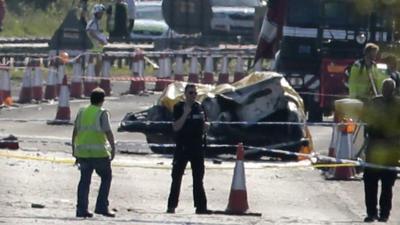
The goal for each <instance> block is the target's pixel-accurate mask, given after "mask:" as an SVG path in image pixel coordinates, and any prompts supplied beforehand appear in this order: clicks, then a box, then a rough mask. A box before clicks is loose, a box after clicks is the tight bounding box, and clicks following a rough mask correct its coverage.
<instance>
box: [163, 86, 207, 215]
mask: <svg viewBox="0 0 400 225" xmlns="http://www.w3.org/2000/svg"><path fill="white" fill-rule="evenodd" d="M184 94H185V101H181V102H178V103H177V104H176V105H175V106H174V111H173V116H174V120H175V122H174V124H173V130H174V132H175V134H176V148H175V152H174V159H173V162H172V173H171V176H172V183H171V190H170V194H169V197H168V206H167V213H175V208H176V207H177V206H178V200H179V193H180V189H181V183H182V176H183V173H184V172H185V168H186V165H187V163H188V162H190V164H191V167H192V177H193V199H194V206H195V207H196V211H195V212H196V214H208V213H209V212H210V211H209V210H208V209H207V199H206V193H205V191H204V187H203V178H204V146H203V144H204V139H203V135H204V132H205V129H206V126H207V124H206V115H205V112H204V110H203V108H202V106H201V105H200V103H199V102H197V101H196V97H197V90H196V86H195V85H193V84H188V85H186V87H185V92H184Z"/></svg>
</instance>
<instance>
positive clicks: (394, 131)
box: [363, 78, 400, 222]
mask: <svg viewBox="0 0 400 225" xmlns="http://www.w3.org/2000/svg"><path fill="white" fill-rule="evenodd" d="M395 87H396V85H395V82H394V81H393V80H392V79H390V78H387V79H385V80H384V81H383V83H382V95H380V96H377V97H374V98H373V99H372V100H371V102H370V103H368V104H367V105H366V109H365V111H364V115H363V117H364V118H363V119H364V121H365V122H366V123H367V127H366V132H367V135H368V145H367V149H366V152H365V154H366V162H367V163H372V164H376V165H381V166H399V162H398V161H399V140H400V126H399V125H400V113H399V112H400V101H399V99H398V98H397V97H395V95H394V90H395ZM396 177H397V172H396V171H393V170H388V169H380V168H372V167H366V168H365V169H364V177H363V178H364V190H365V205H366V208H367V217H365V219H364V222H373V221H375V220H379V221H381V222H386V221H387V220H388V219H389V215H390V210H391V208H392V188H393V186H394V183H395V181H396ZM379 180H380V181H381V183H382V190H381V195H380V198H379V206H380V211H379V217H378V210H377V202H378V200H377V195H378V182H379Z"/></svg>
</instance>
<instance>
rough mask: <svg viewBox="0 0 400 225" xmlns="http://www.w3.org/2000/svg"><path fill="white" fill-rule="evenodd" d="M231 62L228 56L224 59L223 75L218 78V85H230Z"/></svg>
mask: <svg viewBox="0 0 400 225" xmlns="http://www.w3.org/2000/svg"><path fill="white" fill-rule="evenodd" d="M228 64H229V60H228V57H227V56H224V58H222V65H221V73H220V74H219V76H218V84H227V83H229V71H228Z"/></svg>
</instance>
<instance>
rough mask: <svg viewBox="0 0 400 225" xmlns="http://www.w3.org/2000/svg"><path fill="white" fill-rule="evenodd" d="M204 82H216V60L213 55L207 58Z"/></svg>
mask: <svg viewBox="0 0 400 225" xmlns="http://www.w3.org/2000/svg"><path fill="white" fill-rule="evenodd" d="M202 83H203V84H213V83H214V61H213V57H212V56H211V55H208V56H207V58H206V65H205V68H204V73H203V81H202Z"/></svg>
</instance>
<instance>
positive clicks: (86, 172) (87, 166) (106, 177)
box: [76, 158, 112, 212]
mask: <svg viewBox="0 0 400 225" xmlns="http://www.w3.org/2000/svg"><path fill="white" fill-rule="evenodd" d="M78 161H79V164H80V171H81V179H80V181H79V184H78V204H77V206H76V210H77V211H79V212H86V211H87V210H88V205H89V190H90V182H91V180H92V173H93V170H95V171H96V173H97V174H98V175H99V176H100V178H101V183H100V189H99V193H98V195H97V201H96V211H105V210H107V209H108V194H109V193H110V186H111V179H112V171H111V161H110V159H109V158H99V159H95V158H90V159H82V158H81V159H79V160H78Z"/></svg>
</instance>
